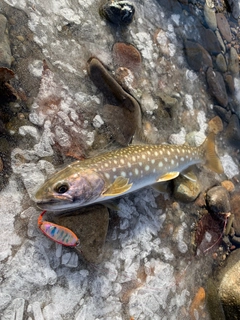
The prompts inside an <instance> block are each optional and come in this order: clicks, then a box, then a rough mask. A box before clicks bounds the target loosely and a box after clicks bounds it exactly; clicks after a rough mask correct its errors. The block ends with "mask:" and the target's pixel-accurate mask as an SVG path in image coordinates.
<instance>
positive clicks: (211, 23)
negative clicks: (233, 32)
mask: <svg viewBox="0 0 240 320" xmlns="http://www.w3.org/2000/svg"><path fill="white" fill-rule="evenodd" d="M204 18H205V21H206V23H207V25H208V27H209V28H210V29H212V30H213V31H215V30H216V29H217V19H216V14H215V11H214V10H213V9H211V8H209V6H208V5H207V3H205V5H204Z"/></svg>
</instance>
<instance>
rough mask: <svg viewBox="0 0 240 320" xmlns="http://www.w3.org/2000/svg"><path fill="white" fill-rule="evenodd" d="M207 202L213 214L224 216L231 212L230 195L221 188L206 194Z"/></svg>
mask: <svg viewBox="0 0 240 320" xmlns="http://www.w3.org/2000/svg"><path fill="white" fill-rule="evenodd" d="M206 202H207V205H208V207H209V210H210V212H211V213H214V214H216V215H224V214H226V213H229V212H230V211H231V207H230V200H229V194H228V192H227V190H226V189H225V188H223V187H221V186H217V187H213V188H211V189H210V190H208V192H207V194H206Z"/></svg>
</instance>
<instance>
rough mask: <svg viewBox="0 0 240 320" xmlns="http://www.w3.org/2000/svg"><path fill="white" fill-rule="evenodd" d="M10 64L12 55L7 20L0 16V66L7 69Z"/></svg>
mask: <svg viewBox="0 0 240 320" xmlns="http://www.w3.org/2000/svg"><path fill="white" fill-rule="evenodd" d="M11 63H12V54H11V49H10V44H9V39H8V30H7V19H6V17H5V16H4V15H2V14H0V66H4V67H7V68H9V67H10V66H11Z"/></svg>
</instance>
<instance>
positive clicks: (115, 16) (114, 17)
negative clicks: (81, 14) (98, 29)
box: [100, 0, 135, 26]
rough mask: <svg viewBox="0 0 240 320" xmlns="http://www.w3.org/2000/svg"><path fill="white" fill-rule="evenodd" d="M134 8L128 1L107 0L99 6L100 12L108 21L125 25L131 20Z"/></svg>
mask: <svg viewBox="0 0 240 320" xmlns="http://www.w3.org/2000/svg"><path fill="white" fill-rule="evenodd" d="M134 13H135V8H134V6H133V4H132V3H130V2H128V1H111V0H110V1H108V3H106V4H104V5H103V6H102V7H101V8H100V14H101V15H102V16H103V17H105V19H107V20H108V21H109V22H112V23H113V24H116V25H119V26H120V25H122V26H126V25H128V24H130V23H131V22H132V20H133V16H134Z"/></svg>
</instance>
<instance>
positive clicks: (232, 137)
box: [225, 114, 240, 148]
mask: <svg viewBox="0 0 240 320" xmlns="http://www.w3.org/2000/svg"><path fill="white" fill-rule="evenodd" d="M225 135H226V139H227V141H228V143H230V144H231V145H233V146H235V147H236V148H239V144H240V124H239V119H238V117H237V115H236V114H233V115H232V116H231V118H230V121H229V124H228V126H227V128H226V130H225Z"/></svg>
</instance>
